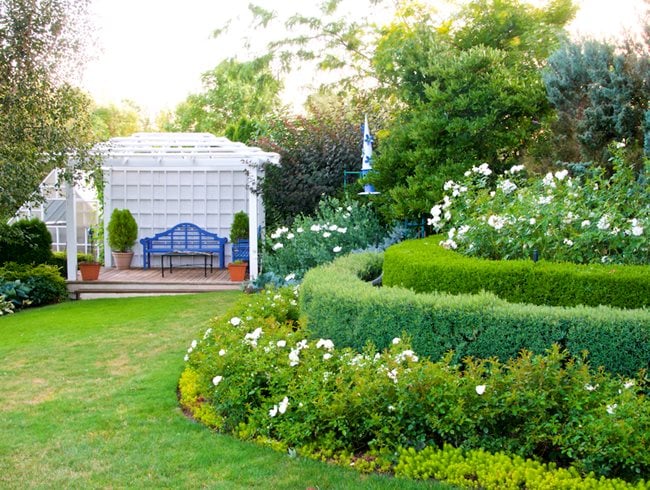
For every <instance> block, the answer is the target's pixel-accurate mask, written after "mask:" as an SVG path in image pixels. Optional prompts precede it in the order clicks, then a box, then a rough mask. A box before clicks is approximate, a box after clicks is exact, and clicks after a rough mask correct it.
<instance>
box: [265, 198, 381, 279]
mask: <svg viewBox="0 0 650 490" xmlns="http://www.w3.org/2000/svg"><path fill="white" fill-rule="evenodd" d="M383 236H384V231H383V229H382V227H381V225H380V223H379V220H378V218H377V216H376V215H375V213H374V211H373V210H372V208H371V206H370V205H369V204H360V203H358V202H356V201H353V202H349V203H344V202H341V201H339V200H338V199H335V198H327V199H325V200H323V201H321V203H320V206H319V208H318V212H317V214H316V216H315V217H313V218H312V217H308V216H299V217H298V218H296V219H295V221H294V222H293V225H292V226H291V228H288V227H281V228H278V229H277V230H275V231H273V232H272V233H270V234H269V235H268V237H267V239H266V242H265V247H264V251H265V253H264V272H265V273H269V272H270V273H273V274H275V275H276V276H279V277H281V278H285V281H286V282H290V281H292V280H293V281H297V280H300V279H302V276H303V275H304V274H305V272H306V271H307V270H309V269H311V268H312V267H315V266H317V265H320V264H324V263H326V262H330V261H331V260H333V259H334V258H335V257H338V256H340V255H344V254H346V253H349V252H351V251H352V250H355V249H361V248H365V247H367V246H368V245H375V244H377V243H379V242H380V241H381V240H382V238H383Z"/></svg>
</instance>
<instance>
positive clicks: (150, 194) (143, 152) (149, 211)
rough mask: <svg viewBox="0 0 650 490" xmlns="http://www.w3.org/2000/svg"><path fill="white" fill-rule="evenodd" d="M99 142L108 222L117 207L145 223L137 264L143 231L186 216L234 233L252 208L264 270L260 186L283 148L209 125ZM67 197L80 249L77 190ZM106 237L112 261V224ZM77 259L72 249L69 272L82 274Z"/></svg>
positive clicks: (254, 270) (253, 240) (254, 249)
mask: <svg viewBox="0 0 650 490" xmlns="http://www.w3.org/2000/svg"><path fill="white" fill-rule="evenodd" d="M97 150H98V151H99V152H100V154H101V155H102V157H103V163H102V170H103V175H104V226H105V227H106V226H107V225H108V219H109V218H110V215H111V213H112V211H113V209H116V208H119V209H129V210H130V211H131V213H132V214H133V216H134V217H135V219H136V222H137V223H138V243H137V244H136V247H135V249H134V252H135V256H134V259H133V263H134V265H137V264H139V263H141V261H142V248H141V245H140V243H139V239H140V238H143V237H146V236H153V235H154V234H155V233H159V232H161V231H165V230H167V229H169V228H171V227H172V226H174V225H176V224H178V223H182V222H191V223H194V224H196V225H198V226H200V227H202V228H205V229H207V230H208V231H210V232H213V233H217V234H218V235H219V236H223V237H228V236H229V233H230V226H231V224H232V220H233V216H234V214H235V213H236V212H238V211H246V212H247V213H248V215H249V222H250V224H249V235H250V277H251V278H252V279H254V278H255V277H257V275H258V274H259V244H258V230H259V229H260V228H263V226H264V206H263V202H262V199H261V195H260V194H259V192H257V187H258V182H259V179H260V177H261V176H262V175H263V172H264V166H265V164H268V163H271V164H276V165H277V164H279V162H280V156H279V155H278V154H277V153H268V152H264V151H262V150H260V149H259V148H255V147H249V146H246V145H245V144H243V143H237V142H232V141H230V140H228V139H227V138H223V137H216V136H214V135H212V134H209V133H135V134H133V135H132V136H129V137H120V138H112V139H111V140H109V141H108V142H107V143H103V144H101V145H98V147H97ZM67 197H68V199H67V217H68V222H67V226H68V230H67V238H68V247H69V248H68V250H73V249H74V248H73V244H74V243H76V225H75V223H74V216H75V199H74V192H68V193H67ZM71 217H72V219H71ZM104 237H105V241H104V250H105V257H104V258H105V263H106V266H110V265H111V261H112V258H111V253H110V252H111V250H110V248H109V246H108V242H107V237H108V233H107V232H106V228H105V233H104ZM229 250H230V249H229V248H228V252H227V253H226V255H227V256H229V255H230V251H229ZM139 261H140V262H139ZM76 262H77V261H76V255H75V254H68V279H70V280H73V279H75V278H76V275H75V274H76V270H77V263H76Z"/></svg>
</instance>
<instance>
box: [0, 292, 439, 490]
mask: <svg viewBox="0 0 650 490" xmlns="http://www.w3.org/2000/svg"><path fill="white" fill-rule="evenodd" d="M239 294H242V293H240V292H220V293H210V294H202V295H184V296H167V297H147V298H124V299H101V300H92V301H77V302H70V303H65V304H62V305H56V306H51V307H46V308H40V309H33V310H27V311H24V312H21V313H18V314H15V315H12V316H3V317H0V488H16V489H18V488H20V489H23V488H126V487H128V488H228V489H234V488H282V489H283V488H296V489H305V488H308V487H314V488H321V489H325V488H395V489H397V488H399V489H409V488H424V487H431V486H432V484H425V483H417V482H410V481H404V480H395V479H391V478H386V477H381V476H377V475H371V476H364V475H360V474H358V473H357V472H354V471H352V470H348V469H346V468H339V467H335V466H331V465H326V464H324V463H318V462H315V461H309V460H304V459H300V458H290V457H289V456H288V455H285V454H280V453H278V452H275V451H272V450H270V449H267V448H262V447H259V446H256V445H254V444H250V443H245V442H241V441H238V440H236V439H234V438H231V437H228V436H223V435H219V434H215V433H214V432H211V431H210V430H208V429H206V428H205V427H203V426H201V425H199V424H196V423H194V422H192V421H190V420H188V419H187V418H186V417H185V416H184V415H183V413H182V412H181V410H180V409H179V408H178V404H177V399H176V384H177V381H178V377H179V375H180V372H181V370H182V367H183V355H184V354H185V351H186V349H187V345H188V344H189V342H190V341H191V340H192V338H195V337H197V336H198V333H197V332H199V330H200V329H201V327H204V325H205V322H206V321H207V320H208V319H209V318H211V317H213V316H215V315H218V314H220V313H221V312H223V311H224V310H225V309H226V308H227V307H228V306H229V305H230V304H231V303H232V302H233V301H234V299H235V298H236V297H237V296H238V295H239Z"/></svg>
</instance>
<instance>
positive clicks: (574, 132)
mask: <svg viewBox="0 0 650 490" xmlns="http://www.w3.org/2000/svg"><path fill="white" fill-rule="evenodd" d="M646 41H647V40H646ZM648 46H649V45H648V44H645V45H644V44H640V43H633V42H628V43H626V44H625V45H624V46H622V47H616V46H614V45H611V44H608V43H606V42H600V41H590V40H587V41H581V42H575V43H568V44H566V45H564V46H563V47H562V48H560V49H558V50H557V51H556V52H554V53H553V54H552V56H551V57H550V58H549V64H548V67H547V69H546V70H545V71H544V82H545V83H546V90H547V92H548V98H549V100H550V102H551V104H552V105H553V107H554V108H555V109H556V110H557V121H556V123H555V124H556V127H559V128H562V129H563V133H564V134H565V135H566V141H565V146H567V147H569V148H571V149H573V154H571V155H569V156H570V157H573V158H574V159H583V160H591V161H596V162H599V163H603V164H605V163H606V162H607V161H608V160H609V157H610V154H609V152H608V150H607V147H608V145H609V144H610V143H611V142H612V141H615V140H616V141H622V140H624V141H625V142H626V144H627V146H628V148H629V149H634V150H636V153H637V154H638V155H639V156H640V154H641V153H642V150H643V147H644V142H645V141H644V140H645V137H646V132H647V130H648V129H647V126H646V124H647V123H646V118H647V111H648V109H649V106H648V101H649V100H650V52H649V51H650V50H648ZM560 156H561V157H562V156H564V155H560ZM639 161H640V159H639Z"/></svg>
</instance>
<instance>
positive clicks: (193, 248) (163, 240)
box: [140, 223, 228, 268]
mask: <svg viewBox="0 0 650 490" xmlns="http://www.w3.org/2000/svg"><path fill="white" fill-rule="evenodd" d="M227 241H228V239H227V238H222V237H220V236H219V235H217V234H216V233H210V232H209V231H207V230H204V229H203V228H200V227H199V226H197V225H195V224H194V223H179V224H178V225H175V226H173V227H172V228H170V229H169V230H166V231H163V232H160V233H156V234H155V235H154V236H153V237H150V238H143V239H142V240H140V243H142V246H143V253H144V255H145V258H144V266H145V268H147V267H149V265H150V261H149V257H148V254H150V253H171V252H210V253H218V254H219V264H220V267H221V268H223V267H224V265H223V260H224V247H225V244H226V242H227Z"/></svg>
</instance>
